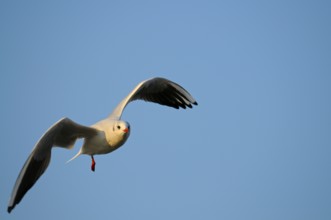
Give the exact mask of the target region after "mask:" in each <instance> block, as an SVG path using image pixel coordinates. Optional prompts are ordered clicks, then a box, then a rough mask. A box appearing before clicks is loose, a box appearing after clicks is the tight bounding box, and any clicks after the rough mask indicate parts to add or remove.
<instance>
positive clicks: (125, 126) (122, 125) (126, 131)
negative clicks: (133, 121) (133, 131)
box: [113, 121, 130, 138]
mask: <svg viewBox="0 0 331 220" xmlns="http://www.w3.org/2000/svg"><path fill="white" fill-rule="evenodd" d="M113 131H114V133H115V134H116V135H120V136H125V137H126V138H127V137H129V135H130V124H129V123H128V122H126V121H117V122H116V123H115V124H114V126H113Z"/></svg>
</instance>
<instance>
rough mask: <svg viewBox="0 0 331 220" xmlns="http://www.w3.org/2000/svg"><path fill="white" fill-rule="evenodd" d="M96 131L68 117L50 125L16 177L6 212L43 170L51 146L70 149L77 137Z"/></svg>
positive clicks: (47, 160) (86, 135) (84, 136)
mask: <svg viewBox="0 0 331 220" xmlns="http://www.w3.org/2000/svg"><path fill="white" fill-rule="evenodd" d="M96 133H97V130H96V129H94V128H90V127H86V126H82V125H79V124H77V123H75V122H73V121H72V120H70V119H68V118H63V119H61V120H60V121H58V122H56V123H55V124H54V125H53V126H52V127H50V128H49V129H48V130H47V131H46V133H45V134H44V135H43V136H42V137H41V138H40V140H39V141H38V142H37V144H36V146H35V147H34V149H33V150H32V152H31V154H30V156H29V157H28V159H27V160H26V162H25V164H24V166H23V168H22V170H21V172H20V174H19V175H18V177H17V180H16V183H15V185H14V188H13V191H12V194H11V198H10V201H9V204H8V212H9V213H10V212H11V210H12V209H13V208H14V207H15V205H16V204H18V203H19V202H20V201H21V200H22V198H23V197H24V195H25V194H26V193H27V191H28V190H29V189H30V188H31V187H32V186H33V185H34V184H35V183H36V182H37V180H38V179H39V177H40V176H41V175H42V174H43V173H44V172H45V170H46V169H47V167H48V164H49V162H50V160H51V150H52V147H53V146H58V147H63V148H67V149H71V148H72V147H73V145H74V143H75V141H76V139H77V138H87V137H91V136H93V135H96Z"/></svg>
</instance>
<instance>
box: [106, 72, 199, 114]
mask: <svg viewBox="0 0 331 220" xmlns="http://www.w3.org/2000/svg"><path fill="white" fill-rule="evenodd" d="M134 100H144V101H147V102H154V103H158V104H160V105H165V106H169V107H173V108H176V109H179V108H183V109H186V107H188V108H192V105H197V104H198V103H197V102H196V101H195V99H194V98H193V97H192V95H191V94H190V93H189V92H188V91H186V90H185V89H184V88H183V87H182V86H180V85H179V84H177V83H175V82H172V81H170V80H168V79H165V78H160V77H157V78H152V79H149V80H146V81H143V82H141V83H139V84H138V85H137V86H136V87H135V88H134V89H133V90H132V91H131V92H130V94H129V95H128V96H127V97H126V98H124V99H123V100H122V101H121V102H120V103H119V104H118V105H117V107H116V108H115V109H114V111H113V112H112V113H111V114H110V115H109V117H110V118H115V119H120V118H121V115H122V113H123V111H124V109H125V107H126V106H127V105H128V104H129V103H130V102H132V101H134Z"/></svg>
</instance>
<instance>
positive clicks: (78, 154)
mask: <svg viewBox="0 0 331 220" xmlns="http://www.w3.org/2000/svg"><path fill="white" fill-rule="evenodd" d="M82 154H83V152H82V149H80V150H79V151H78V153H77V154H76V155H75V156H74V157H73V158H71V159H70V160H68V161H67V163H69V162H71V161H73V160H74V159H76V158H77V157H78V156H80V155H82Z"/></svg>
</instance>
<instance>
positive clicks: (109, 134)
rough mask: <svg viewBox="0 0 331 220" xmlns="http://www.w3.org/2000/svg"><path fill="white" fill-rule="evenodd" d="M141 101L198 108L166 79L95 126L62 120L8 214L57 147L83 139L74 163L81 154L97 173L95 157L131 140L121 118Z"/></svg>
mask: <svg viewBox="0 0 331 220" xmlns="http://www.w3.org/2000/svg"><path fill="white" fill-rule="evenodd" d="M138 99H141V100H145V101H149V102H155V103H158V104H161V105H166V106H170V107H173V108H176V109H178V108H184V109H185V108H186V107H189V108H192V104H194V105H197V102H196V101H195V100H194V98H193V97H192V96H191V95H190V94H189V93H188V92H187V91H186V90H185V89H184V88H183V87H181V86H180V85H178V84H176V83H174V82H172V81H170V80H167V79H164V78H153V79H150V80H145V81H143V82H141V83H139V84H138V85H137V86H136V87H135V88H134V89H133V90H132V92H131V93H130V94H129V95H128V96H127V97H125V98H124V99H123V100H122V101H121V102H120V103H119V105H118V106H117V107H116V108H115V109H114V111H113V112H112V113H111V114H110V115H109V116H108V117H107V118H105V119H103V120H101V121H99V122H97V123H95V124H94V125H92V126H83V125H80V124H77V123H76V122H74V121H72V120H70V119H69V118H63V119H61V120H59V121H58V122H56V123H55V124H54V125H53V126H51V127H50V128H49V129H48V130H47V131H46V132H45V134H44V135H43V136H42V137H41V138H40V140H39V141H38V142H37V144H36V145H35V147H34V149H33V150H32V152H31V154H30V156H29V157H28V159H27V160H26V162H25V164H24V165H23V168H22V170H21V172H20V174H19V176H18V177H17V180H16V183H15V185H14V188H13V191H12V194H11V198H10V201H9V204H8V212H9V213H10V212H11V211H12V209H13V208H14V207H15V206H16V204H18V203H19V202H20V201H21V200H22V198H23V197H24V195H25V194H26V193H27V191H28V190H29V189H30V188H31V187H32V186H33V185H34V184H35V183H36V182H37V180H38V179H39V177H40V176H41V175H42V174H43V173H44V172H45V170H46V169H47V167H48V165H49V162H50V159H51V150H52V148H53V147H54V146H57V147H62V148H66V149H71V148H73V146H74V144H75V142H76V140H77V139H79V138H84V143H83V146H82V147H81V148H80V150H79V151H78V153H77V154H76V155H75V156H74V157H73V158H72V159H71V160H73V159H75V158H77V157H78V156H80V155H82V154H86V155H90V156H91V158H92V165H91V169H92V171H94V169H95V160H94V157H93V156H94V155H98V154H107V153H110V152H112V151H114V150H116V149H118V148H119V147H120V146H122V145H123V144H124V143H125V142H126V140H127V139H128V137H129V135H130V125H129V123H128V122H125V121H122V120H121V115H122V112H123V110H124V109H125V107H126V106H127V104H128V103H130V102H131V101H134V100H138Z"/></svg>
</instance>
